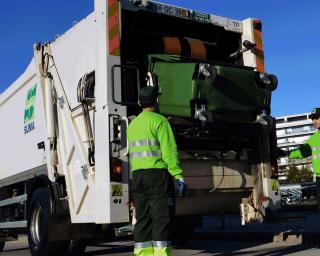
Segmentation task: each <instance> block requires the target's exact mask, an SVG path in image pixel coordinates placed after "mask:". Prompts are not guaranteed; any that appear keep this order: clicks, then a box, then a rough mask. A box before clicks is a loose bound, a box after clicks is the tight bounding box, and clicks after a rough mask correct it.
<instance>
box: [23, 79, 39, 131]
mask: <svg viewBox="0 0 320 256" xmlns="http://www.w3.org/2000/svg"><path fill="white" fill-rule="evenodd" d="M36 93H37V84H35V85H34V86H33V87H31V88H30V89H29V90H28V91H27V96H26V103H25V108H24V134H27V133H29V132H31V131H33V130H34V129H35V126H34V116H35V107H34V105H35V101H36Z"/></svg>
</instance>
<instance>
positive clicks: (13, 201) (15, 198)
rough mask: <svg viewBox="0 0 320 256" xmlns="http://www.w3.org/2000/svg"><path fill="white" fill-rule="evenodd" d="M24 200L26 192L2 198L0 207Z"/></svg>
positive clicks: (25, 199)
mask: <svg viewBox="0 0 320 256" xmlns="http://www.w3.org/2000/svg"><path fill="white" fill-rule="evenodd" d="M25 201H27V194H25V195H22V196H16V197H12V198H9V199H5V200H2V201H0V207H1V206H5V205H10V204H17V203H24V202H25Z"/></svg>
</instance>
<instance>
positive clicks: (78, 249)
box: [65, 239, 88, 256]
mask: <svg viewBox="0 0 320 256" xmlns="http://www.w3.org/2000/svg"><path fill="white" fill-rule="evenodd" d="M87 245H88V241H87V240H80V239H79V240H71V241H70V245H69V248H68V250H67V252H66V253H65V256H82V255H84V252H85V250H86V248H87Z"/></svg>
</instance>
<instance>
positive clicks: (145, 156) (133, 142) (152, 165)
mask: <svg viewBox="0 0 320 256" xmlns="http://www.w3.org/2000/svg"><path fill="white" fill-rule="evenodd" d="M158 95H159V94H158V91H157V90H156V88H154V87H151V86H146V87H143V88H142V89H141V90H140V92H139V105H140V106H141V107H142V108H143V111H142V112H141V113H140V114H139V115H138V116H137V117H136V118H135V119H133V120H132V122H131V123H130V125H129V127H128V129H127V137H128V143H129V154H130V165H131V171H132V175H133V193H134V200H135V204H136V219H137V222H136V225H135V228H134V255H159V256H160V255H171V250H172V249H171V240H172V231H173V230H172V229H173V219H174V216H175V186H174V181H175V183H176V187H177V191H178V194H179V195H180V196H183V195H185V193H186V184H185V182H184V180H183V171H182V169H181V167H180V165H179V158H178V151H177V145H176V142H175V138H174V135H173V132H172V129H171V127H170V124H169V122H168V120H167V119H166V118H165V117H164V116H162V115H160V114H158V113H157V106H158ZM173 177H174V179H173Z"/></svg>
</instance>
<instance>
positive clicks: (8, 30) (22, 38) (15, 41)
mask: <svg viewBox="0 0 320 256" xmlns="http://www.w3.org/2000/svg"><path fill="white" fill-rule="evenodd" d="M160 2H164V3H170V4H173V5H178V6H183V7H187V8H190V9H195V10H199V11H202V12H207V13H212V14H216V15H219V16H224V17H230V18H234V19H240V20H241V19H245V18H247V17H254V18H259V19H261V20H262V22H263V36H264V50H265V60H266V69H267V72H269V73H274V74H276V75H277V76H278V79H279V87H278V89H277V90H276V91H275V92H274V94H273V98H272V114H273V115H274V116H279V115H287V114H295V113H304V112H309V111H310V110H311V109H312V108H313V107H316V106H319V107H320V99H319V98H320V97H319V94H320V93H319V92H320V90H319V80H320V78H319V77H320V64H319V63H320V48H319V47H320V19H319V14H320V1H318V0H305V1H298V0H295V1H294V0H280V1H279V0H260V1H256V0H246V1H238V0H224V1H221V0H220V1H218V0H162V1H161V0H160ZM92 11H93V0H67V1H65V0H55V1H52V0H28V1H21V0H1V1H0V70H1V72H0V93H1V92H3V91H4V90H5V89H6V88H7V87H8V86H9V85H10V84H11V83H12V82H14V80H15V79H16V78H18V77H19V75H21V74H22V73H23V71H24V70H25V68H26V67H27V65H28V63H29V62H30V60H31V58H32V46H33V44H34V43H35V42H38V41H42V42H44V41H50V40H52V39H54V38H55V36H56V35H57V34H62V33H63V32H65V31H66V30H67V29H68V28H69V27H71V26H72V23H73V22H74V21H79V20H81V19H82V18H83V17H85V16H86V15H88V14H89V13H90V12H92Z"/></svg>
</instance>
